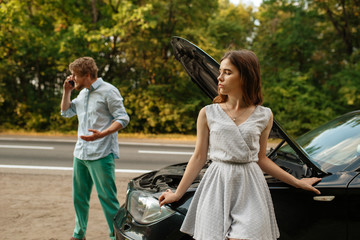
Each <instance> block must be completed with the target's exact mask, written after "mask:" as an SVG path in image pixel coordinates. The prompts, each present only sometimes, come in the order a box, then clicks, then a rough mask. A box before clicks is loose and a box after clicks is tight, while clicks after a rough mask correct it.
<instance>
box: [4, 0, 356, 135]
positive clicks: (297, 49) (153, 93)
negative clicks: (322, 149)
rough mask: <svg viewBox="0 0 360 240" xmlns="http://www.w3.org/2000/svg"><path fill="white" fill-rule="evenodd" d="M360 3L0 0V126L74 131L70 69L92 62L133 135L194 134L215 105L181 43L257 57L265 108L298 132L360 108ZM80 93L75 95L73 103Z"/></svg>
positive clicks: (219, 52) (332, 0)
mask: <svg viewBox="0 0 360 240" xmlns="http://www.w3.org/2000/svg"><path fill="white" fill-rule="evenodd" d="M359 6H360V4H359V2H358V0H346V1H345V0H330V1H322V0H308V1H305V0H296V1H295V0H264V1H263V3H262V5H261V7H260V8H259V9H254V8H253V7H251V6H245V5H242V4H239V5H236V6H235V5H233V4H232V3H230V2H229V1H228V0H207V1H205V0H196V1H195V0H166V1H165V0H147V1H143V0H140V1H134V0H121V1H120V0H91V1H76V0H67V1H64V0H46V1H44V0H31V1H30V0H2V1H0V111H1V114H0V128H14V129H27V130H35V131H46V130H57V131H64V132H65V131H69V130H75V129H76V128H77V120H76V118H72V119H64V118H62V117H61V116H60V114H59V112H60V107H59V104H60V100H61V96H62V84H63V81H64V79H65V77H66V75H67V74H68V73H69V72H68V64H69V63H70V62H71V61H73V60H74V59H76V58H78V57H80V56H91V57H93V58H94V59H95V60H96V62H97V64H98V67H99V76H101V77H103V78H104V80H105V81H108V82H111V83H112V84H114V85H115V86H117V87H118V88H119V89H120V91H121V93H122V95H123V97H124V101H125V102H124V103H125V106H126V108H127V110H128V112H129V114H130V117H131V123H130V125H129V126H128V127H127V128H126V129H125V131H127V132H143V133H194V132H195V125H196V124H195V122H196V117H197V113H198V111H199V110H200V108H201V107H203V106H204V105H206V104H208V103H210V101H209V100H208V99H207V97H205V96H204V95H203V94H202V93H201V92H200V90H199V89H198V88H197V87H196V86H195V84H193V83H192V82H191V80H190V79H189V77H188V76H187V75H186V73H185V71H184V70H183V68H182V66H181V65H180V64H179V63H178V62H177V61H176V60H175V59H174V57H173V53H172V48H171V45H170V39H171V37H172V36H176V35H177V36H181V37H184V38H187V39H189V40H190V41H192V42H193V43H195V44H197V45H198V46H199V47H201V48H202V49H203V50H205V51H206V52H207V53H208V54H210V55H211V56H213V57H214V58H215V59H220V58H221V56H222V55H223V54H224V52H225V51H226V50H228V49H239V48H248V49H252V50H253V51H255V52H256V53H257V55H258V56H259V59H260V62H261V67H262V80H263V87H264V96H265V105H267V106H269V107H271V108H272V110H273V112H274V115H275V118H276V119H277V120H278V121H279V122H280V123H282V124H283V125H284V127H285V128H286V129H288V130H289V132H290V133H292V134H294V135H299V134H301V133H303V132H304V131H306V130H309V129H311V128H313V127H315V126H317V125H319V124H321V123H323V122H324V121H326V120H329V119H330V118H332V117H334V116H336V115H339V114H342V113H344V112H346V111H351V110H354V109H356V108H357V106H359V103H360V90H359V88H358V82H359V80H358V79H359V77H360V64H359V59H360V54H359V53H360V52H359V49H360V48H359V47H360V46H359V44H360V42H359V41H360V40H359V39H360V36H359V34H360V33H359V29H358V26H359V23H360V22H359V21H360V20H359V19H360V18H359V12H360V11H359V10H360V9H359ZM76 94H77V93H73V97H75V96H76Z"/></svg>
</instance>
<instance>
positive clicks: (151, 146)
mask: <svg viewBox="0 0 360 240" xmlns="http://www.w3.org/2000/svg"><path fill="white" fill-rule="evenodd" d="M74 145H75V140H74V139H61V138H46V137H31V138H19V137H0V165H6V166H10V165H11V166H40V167H65V168H69V167H72V159H73V149H74ZM119 148H120V159H117V160H116V163H115V166H116V169H126V170H140V171H141V170H155V169H159V168H162V167H164V166H167V165H170V164H175V163H180V162H187V161H188V160H189V158H190V156H191V154H192V152H193V151H194V144H173V143H171V142H169V143H166V144H165V143H151V142H146V143H144V142H143V141H142V142H136V141H131V142H130V141H127V142H121V141H120V142H119Z"/></svg>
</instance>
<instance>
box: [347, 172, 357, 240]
mask: <svg viewBox="0 0 360 240" xmlns="http://www.w3.org/2000/svg"><path fill="white" fill-rule="evenodd" d="M356 173H357V175H356V177H355V178H354V180H353V181H352V182H351V183H350V184H349V187H348V216H349V217H348V238H347V239H348V240H355V239H359V238H360V175H359V173H358V172H356Z"/></svg>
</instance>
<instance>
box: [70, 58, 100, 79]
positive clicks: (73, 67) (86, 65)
mask: <svg viewBox="0 0 360 240" xmlns="http://www.w3.org/2000/svg"><path fill="white" fill-rule="evenodd" d="M69 69H70V71H71V72H73V71H75V72H76V73H77V74H79V75H80V76H81V77H83V76H85V75H87V74H90V78H91V79H97V72H98V68H97V66H96V63H95V60H94V59H93V58H91V57H81V58H78V59H76V60H75V61H73V62H72V63H70V65H69Z"/></svg>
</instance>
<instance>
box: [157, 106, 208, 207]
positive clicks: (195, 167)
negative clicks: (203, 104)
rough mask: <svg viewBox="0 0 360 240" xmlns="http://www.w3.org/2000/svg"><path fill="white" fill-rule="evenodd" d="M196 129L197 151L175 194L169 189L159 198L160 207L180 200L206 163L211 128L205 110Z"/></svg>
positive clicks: (203, 109) (200, 113)
mask: <svg viewBox="0 0 360 240" xmlns="http://www.w3.org/2000/svg"><path fill="white" fill-rule="evenodd" d="M196 127H197V137H196V145H195V151H194V153H193V155H192V156H191V158H190V160H189V163H188V165H187V167H186V169H185V173H184V176H183V177H182V179H181V181H180V184H179V186H178V187H177V189H176V192H175V193H174V192H172V191H171V190H170V189H168V190H166V192H163V193H162V194H161V196H160V198H159V204H160V206H162V205H164V204H168V203H172V202H176V201H178V200H180V198H181V197H182V196H183V195H184V194H185V193H186V190H187V189H188V188H189V187H190V185H191V184H192V183H193V181H194V180H195V178H196V177H197V175H198V174H199V172H200V170H201V169H202V168H203V166H204V165H205V163H206V160H207V154H208V147H209V127H208V125H207V119H206V113H205V108H202V109H201V110H200V112H199V116H198V119H197V125H196Z"/></svg>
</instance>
